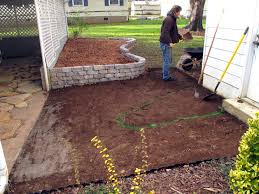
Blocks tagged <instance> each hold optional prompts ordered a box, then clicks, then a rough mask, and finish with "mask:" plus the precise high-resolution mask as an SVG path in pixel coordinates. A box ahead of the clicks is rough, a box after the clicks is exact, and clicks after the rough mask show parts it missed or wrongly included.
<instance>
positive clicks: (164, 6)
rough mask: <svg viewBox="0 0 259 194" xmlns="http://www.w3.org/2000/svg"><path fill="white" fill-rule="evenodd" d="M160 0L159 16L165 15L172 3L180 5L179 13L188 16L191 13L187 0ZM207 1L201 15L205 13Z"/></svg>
mask: <svg viewBox="0 0 259 194" xmlns="http://www.w3.org/2000/svg"><path fill="white" fill-rule="evenodd" d="M160 1H161V16H166V15H167V13H168V12H169V11H170V9H171V8H172V7H173V6H174V5H180V6H181V7H182V11H181V15H182V16H184V17H189V16H190V13H191V8H190V1H189V0H160ZM207 1H208V0H206V2H205V5H204V11H203V16H206V14H207V4H208V3H207Z"/></svg>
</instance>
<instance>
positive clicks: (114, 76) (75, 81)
mask: <svg viewBox="0 0 259 194" xmlns="http://www.w3.org/2000/svg"><path fill="white" fill-rule="evenodd" d="M113 40H126V44H124V45H122V46H121V47H120V50H121V53H122V54H123V55H124V56H126V57H128V58H130V59H132V60H133V61H136V62H133V63H128V64H109V65H88V66H76V67H57V68H56V67H54V68H51V69H50V80H51V87H52V89H57V88H64V87H70V86H75V85H87V84H95V83H99V82H107V81H115V80H128V79H134V78H136V77H138V76H140V75H141V74H143V73H144V71H145V62H146V60H145V58H143V57H140V56H137V55H134V54H132V53H130V52H129V49H128V48H129V47H131V46H133V45H134V43H135V42H136V40H135V39H133V38H130V39H113Z"/></svg>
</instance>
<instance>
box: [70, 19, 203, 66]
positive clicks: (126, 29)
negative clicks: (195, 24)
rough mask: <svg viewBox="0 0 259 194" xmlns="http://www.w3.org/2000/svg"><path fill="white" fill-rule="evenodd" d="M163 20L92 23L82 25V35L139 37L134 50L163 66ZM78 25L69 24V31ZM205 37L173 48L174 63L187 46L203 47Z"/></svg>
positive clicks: (180, 24)
mask: <svg viewBox="0 0 259 194" xmlns="http://www.w3.org/2000/svg"><path fill="white" fill-rule="evenodd" d="M161 23H162V19H161V20H130V21H129V22H125V23H115V24H91V25H84V26H83V27H82V33H81V36H83V37H100V38H107V37H132V38H136V39H137V45H136V46H135V47H134V49H133V52H134V53H136V54H138V55H141V56H143V57H145V58H146V59H147V65H148V66H149V67H161V60H162V59H161V53H160V49H159V35H160V27H161ZM187 23H188V20H187V19H179V20H178V27H179V28H182V27H184V26H185V25H187ZM77 28H78V27H77V26H69V32H70V35H71V36H72V34H73V33H72V32H73V30H75V29H77ZM203 42H204V38H203V37H198V36H195V37H194V39H193V40H192V41H190V42H182V43H179V44H177V45H176V47H175V48H174V49H173V63H174V64H176V62H177V61H178V59H179V57H180V56H181V55H182V52H183V48H185V47H202V46H203Z"/></svg>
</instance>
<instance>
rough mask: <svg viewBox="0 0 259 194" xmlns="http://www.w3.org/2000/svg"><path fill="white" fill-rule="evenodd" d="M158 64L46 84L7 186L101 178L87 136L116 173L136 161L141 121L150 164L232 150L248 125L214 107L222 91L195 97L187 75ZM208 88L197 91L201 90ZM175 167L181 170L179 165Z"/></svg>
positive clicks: (19, 188)
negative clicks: (91, 79) (164, 75)
mask: <svg viewBox="0 0 259 194" xmlns="http://www.w3.org/2000/svg"><path fill="white" fill-rule="evenodd" d="M175 75H176V77H177V78H178V79H177V81H176V82H164V81H162V80H161V70H155V71H150V72H147V73H146V74H145V75H144V76H142V77H140V78H138V79H135V80H129V81H117V82H109V83H102V84H98V85H94V86H84V87H74V88H67V89H62V90H55V91H52V92H50V95H49V98H48V100H47V103H46V104H45V107H44V109H43V111H42V114H41V116H40V118H39V120H38V122H37V124H36V126H35V127H34V129H33V130H32V132H31V134H30V136H29V138H28V140H27V142H26V144H25V146H24V148H23V151H22V153H21V155H20V156H19V157H18V159H17V162H16V164H15V166H14V168H13V170H12V172H11V176H10V178H11V179H10V180H11V188H10V193H15V194H17V193H19V194H23V193H30V192H37V191H40V190H44V189H45V190H50V189H55V188H59V187H66V186H67V185H74V184H75V182H76V180H75V176H74V172H75V171H78V172H79V176H80V182H81V183H90V182H96V181H100V180H106V170H105V167H104V164H103V160H102V159H101V156H100V154H99V153H98V151H97V150H96V149H95V148H94V147H93V146H92V145H91V143H90V140H91V139H92V138H93V137H94V136H96V135H97V136H98V137H99V138H100V139H101V140H102V141H103V143H104V144H105V145H106V146H107V147H108V148H109V150H110V153H111V155H112V157H113V159H114V161H115V165H116V167H117V170H118V172H119V175H120V176H127V175H130V174H132V173H133V171H134V169H135V168H136V167H139V166H140V165H141V157H140V154H136V153H135V146H137V145H140V142H141V140H140V134H139V132H138V129H139V127H142V126H144V127H145V128H146V138H147V143H148V155H149V160H148V162H149V170H151V169H159V168H162V167H167V166H173V165H176V164H188V163H193V162H197V161H204V160H209V159H214V158H221V157H230V156H234V155H236V153H237V147H238V143H239V140H240V137H241V135H242V134H243V133H244V132H245V128H246V125H245V124H243V123H242V122H240V121H238V120H237V119H236V118H234V117H232V116H230V115H229V114H227V113H221V112H218V107H219V106H221V99H220V98H217V99H214V100H213V101H209V102H203V101H202V102H201V101H200V100H198V99H195V98H194V97H193V94H194V89H193V88H194V86H195V82H194V80H193V79H191V78H189V77H187V76H185V75H183V74H181V73H179V72H175ZM206 93H207V91H205V90H203V91H201V94H202V95H205V94H206ZM179 173H180V171H179Z"/></svg>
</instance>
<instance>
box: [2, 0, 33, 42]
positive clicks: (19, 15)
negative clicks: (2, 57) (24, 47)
mask: <svg viewBox="0 0 259 194" xmlns="http://www.w3.org/2000/svg"><path fill="white" fill-rule="evenodd" d="M24 36H27V37H28V36H38V28H37V16H36V10H35V5H34V1H33V0H1V1H0V37H2V38H3V37H24Z"/></svg>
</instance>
